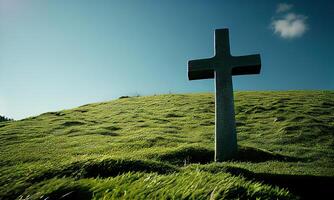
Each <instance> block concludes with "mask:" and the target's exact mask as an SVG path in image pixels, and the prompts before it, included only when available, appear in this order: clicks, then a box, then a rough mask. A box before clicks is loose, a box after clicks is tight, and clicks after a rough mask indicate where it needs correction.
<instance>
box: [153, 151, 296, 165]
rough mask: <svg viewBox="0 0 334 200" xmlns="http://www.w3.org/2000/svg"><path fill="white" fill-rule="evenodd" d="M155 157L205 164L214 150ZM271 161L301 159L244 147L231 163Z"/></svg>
mask: <svg viewBox="0 0 334 200" xmlns="http://www.w3.org/2000/svg"><path fill="white" fill-rule="evenodd" d="M155 157H156V159H158V160H160V161H165V162H169V163H171V164H175V165H185V164H189V163H200V164H207V163H210V162H213V161H214V150H212V149H207V148H204V147H196V146H186V147H180V148H178V149H175V150H172V151H169V152H166V153H163V154H160V155H156V156H155ZM271 160H275V161H286V162H297V161H302V159H301V158H295V157H290V156H285V155H280V154H276V153H273V152H270V151H267V150H263V149H257V148H253V147H244V146H239V148H238V155H237V157H236V158H235V159H233V161H239V162H253V163H258V162H265V161H271Z"/></svg>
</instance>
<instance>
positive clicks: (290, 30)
mask: <svg viewBox="0 0 334 200" xmlns="http://www.w3.org/2000/svg"><path fill="white" fill-rule="evenodd" d="M306 19H307V17H306V16H304V15H297V14H295V13H288V14H286V15H285V16H284V17H282V18H279V19H274V20H273V21H272V23H271V27H272V29H273V30H274V32H275V33H276V34H278V35H279V36H281V37H282V38H286V39H289V38H290V39H292V38H297V37H300V36H302V35H303V34H304V33H305V32H306V31H307V30H308V26H307V24H306Z"/></svg>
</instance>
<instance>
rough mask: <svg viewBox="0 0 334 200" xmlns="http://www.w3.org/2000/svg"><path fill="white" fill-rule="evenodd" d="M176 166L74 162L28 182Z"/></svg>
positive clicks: (169, 170) (172, 169)
mask: <svg viewBox="0 0 334 200" xmlns="http://www.w3.org/2000/svg"><path fill="white" fill-rule="evenodd" d="M177 171H178V168H176V167H174V166H172V165H169V164H163V163H159V162H154V161H143V160H113V159H106V160H102V161H86V162H76V163H72V164H71V165H69V166H66V167H64V168H63V169H57V170H48V171H45V172H42V173H40V174H39V175H37V176H34V177H31V178H30V179H29V181H30V182H32V183H34V182H40V181H43V180H46V179H50V178H53V177H74V178H78V179H79V178H96V177H114V176H117V175H120V174H123V173H127V172H145V173H150V172H156V173H159V174H168V173H172V172H177Z"/></svg>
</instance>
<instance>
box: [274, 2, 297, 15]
mask: <svg viewBox="0 0 334 200" xmlns="http://www.w3.org/2000/svg"><path fill="white" fill-rule="evenodd" d="M292 7H293V5H292V4H287V3H280V4H278V5H277V9H276V12H277V13H281V12H286V11H288V10H290V9H291V8H292Z"/></svg>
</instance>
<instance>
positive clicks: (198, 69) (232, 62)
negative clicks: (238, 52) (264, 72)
mask: <svg viewBox="0 0 334 200" xmlns="http://www.w3.org/2000/svg"><path fill="white" fill-rule="evenodd" d="M217 70H222V71H224V72H225V73H230V74H231V75H244V74H259V73H260V70H261V59H260V54H255V55H248V56H232V55H231V52H230V42H229V34H228V29H227V28H225V29H216V30H215V55H214V56H213V57H212V58H206V59H199V60H191V61H189V62H188V78H189V80H197V79H208V78H214V71H217Z"/></svg>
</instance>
